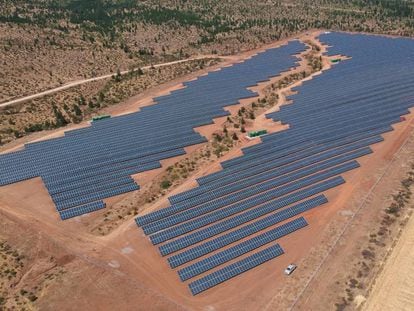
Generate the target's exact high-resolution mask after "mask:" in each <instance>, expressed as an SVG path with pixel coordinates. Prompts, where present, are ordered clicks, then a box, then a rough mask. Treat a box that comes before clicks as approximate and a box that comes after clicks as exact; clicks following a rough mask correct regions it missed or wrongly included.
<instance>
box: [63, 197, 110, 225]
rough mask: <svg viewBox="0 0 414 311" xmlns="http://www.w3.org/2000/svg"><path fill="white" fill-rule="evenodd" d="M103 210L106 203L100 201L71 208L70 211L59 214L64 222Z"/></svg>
mask: <svg viewBox="0 0 414 311" xmlns="http://www.w3.org/2000/svg"><path fill="white" fill-rule="evenodd" d="M103 208H105V203H104V202H102V201H99V202H92V203H88V204H85V205H81V206H77V207H74V208H70V209H67V210H64V211H61V212H59V214H60V218H61V219H62V220H66V219H69V218H73V217H76V216H80V215H83V214H87V213H90V212H94V211H97V210H100V209H103Z"/></svg>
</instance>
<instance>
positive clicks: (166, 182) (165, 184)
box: [161, 180, 171, 189]
mask: <svg viewBox="0 0 414 311" xmlns="http://www.w3.org/2000/svg"><path fill="white" fill-rule="evenodd" d="M169 187H171V182H170V181H169V180H163V181H162V182H161V188H162V189H168V188H169Z"/></svg>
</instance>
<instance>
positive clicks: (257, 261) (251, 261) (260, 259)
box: [188, 244, 283, 295]
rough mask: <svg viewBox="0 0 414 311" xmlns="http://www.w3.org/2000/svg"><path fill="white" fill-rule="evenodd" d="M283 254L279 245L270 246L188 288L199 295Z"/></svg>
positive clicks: (201, 279)
mask: <svg viewBox="0 0 414 311" xmlns="http://www.w3.org/2000/svg"><path fill="white" fill-rule="evenodd" d="M282 254H283V250H282V248H281V247H280V246H279V244H276V245H273V246H270V247H268V248H266V249H264V250H262V251H260V252H257V253H254V254H253V255H250V256H248V257H246V258H244V259H242V260H239V261H237V262H235V263H232V264H230V265H228V266H226V267H224V268H222V269H220V270H217V271H215V272H213V273H211V274H208V275H206V276H205V277H202V278H200V279H198V280H195V281H194V282H191V283H190V284H189V285H188V286H189V288H190V290H191V293H192V294H193V295H197V294H199V293H201V292H203V291H205V290H207V289H209V288H211V287H214V286H217V285H218V284H220V283H223V282H225V281H227V280H229V279H231V278H234V277H236V276H237V275H239V274H242V273H244V272H246V271H248V270H250V269H253V268H254V267H257V266H259V265H261V264H263V263H265V262H267V261H269V260H271V259H273V258H276V257H278V256H280V255H282Z"/></svg>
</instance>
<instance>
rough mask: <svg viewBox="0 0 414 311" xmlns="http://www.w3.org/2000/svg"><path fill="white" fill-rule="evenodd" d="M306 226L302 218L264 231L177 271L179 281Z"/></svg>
mask: <svg viewBox="0 0 414 311" xmlns="http://www.w3.org/2000/svg"><path fill="white" fill-rule="evenodd" d="M306 225H307V223H306V221H304V219H303V218H299V219H297V220H296V221H291V222H288V223H286V225H284V226H283V227H282V228H275V229H273V230H269V231H266V232H265V233H262V234H260V235H258V236H255V237H253V238H251V239H248V240H246V241H243V242H241V243H239V244H236V245H234V246H232V247H230V248H228V249H225V250H223V251H221V252H218V253H216V254H214V255H212V256H210V257H207V258H205V259H203V260H200V261H197V262H195V263H193V264H192V265H189V266H187V267H184V268H182V269H181V270H178V275H179V276H180V279H181V281H186V280H188V279H190V278H193V277H195V276H197V275H199V274H202V273H204V272H206V271H208V270H211V269H213V268H215V267H217V266H219V265H221V264H223V263H226V262H228V261H230V260H233V259H235V258H237V257H239V256H242V255H244V254H246V253H248V252H250V251H252V250H255V249H256V248H259V247H262V246H263V245H266V244H267V243H270V242H273V241H275V240H277V239H279V238H280V237H281V236H282V235H286V234H289V233H292V232H293V231H296V230H299V229H301V228H303V227H304V226H306Z"/></svg>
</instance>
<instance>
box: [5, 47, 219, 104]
mask: <svg viewBox="0 0 414 311" xmlns="http://www.w3.org/2000/svg"><path fill="white" fill-rule="evenodd" d="M205 58H224V57H222V56H218V55H199V56H195V57H191V58H187V59H182V60H176V61H172V62H166V63H161V64H156V65H149V66H144V67H141V69H142V70H146V69H150V68H152V67H153V68H159V67H164V66H169V65H174V64H180V63H185V62H189V61H193V60H198V59H205ZM134 69H135V70H136V69H138V68H134ZM128 72H130V71H129V70H125V71H121V72H120V74H121V75H124V74H127V73H128ZM116 74H117V73H116V72H115V73H110V74H106V75H103V76H99V77H94V78H89V79H83V80H76V81H72V82H68V83H65V84H64V85H62V86H58V87H56V88H53V89H49V90H46V91H43V92H39V93H37V94H33V95H29V96H25V97H21V98H17V99H13V100H10V101H7V102H5V103H1V104H0V108H4V107H7V106H10V105H15V104H19V103H23V102H25V101H28V100H31V99H35V98H39V97H43V96H45V95H50V94H53V93H57V92H60V91H63V90H67V89H69V88H71V87H74V86H78V85H81V84H85V83H89V82H94V81H99V80H103V79H109V78H111V77H112V76H114V75H116Z"/></svg>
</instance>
